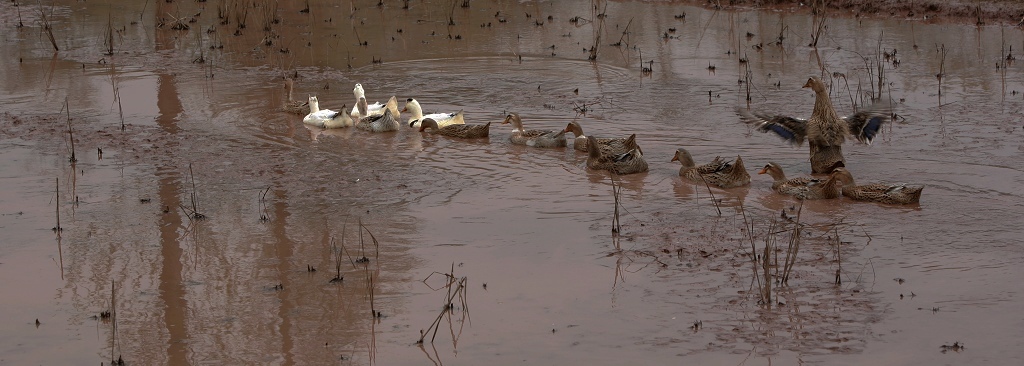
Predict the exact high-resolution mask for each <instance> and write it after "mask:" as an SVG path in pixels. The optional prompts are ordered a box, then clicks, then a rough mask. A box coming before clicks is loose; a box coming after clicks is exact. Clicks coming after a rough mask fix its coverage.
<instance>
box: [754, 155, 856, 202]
mask: <svg viewBox="0 0 1024 366" xmlns="http://www.w3.org/2000/svg"><path fill="white" fill-rule="evenodd" d="M757 174H768V175H770V176H772V178H773V179H775V181H774V182H772V189H773V190H775V191H776V192H779V193H781V194H785V195H790V196H794V197H796V198H799V199H802V200H817V199H832V198H839V195H840V191H841V187H842V183H840V182H839V179H838V177H836V176H835V175H830V176H829V177H828V179H825V180H822V179H817V178H811V177H800V178H793V179H786V173H783V172H782V167H781V166H779V164H776V163H768V165H765V166H764V168H762V169H761V171H759V172H757Z"/></svg>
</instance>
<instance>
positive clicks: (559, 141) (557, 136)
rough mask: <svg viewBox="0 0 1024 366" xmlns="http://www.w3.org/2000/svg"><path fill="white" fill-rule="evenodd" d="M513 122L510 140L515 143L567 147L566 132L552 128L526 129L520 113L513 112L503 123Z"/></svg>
mask: <svg viewBox="0 0 1024 366" xmlns="http://www.w3.org/2000/svg"><path fill="white" fill-rule="evenodd" d="M509 123H511V124H512V135H511V136H509V138H508V140H509V141H510V142H512V143H513V144H515V145H526V146H532V147H565V132H560V131H550V130H524V129H523V120H522V119H520V118H519V114H518V113H515V112H512V113H509V114H508V115H507V116H505V120H504V121H502V122H501V124H503V125H504V124H509Z"/></svg>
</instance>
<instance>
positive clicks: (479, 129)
mask: <svg viewBox="0 0 1024 366" xmlns="http://www.w3.org/2000/svg"><path fill="white" fill-rule="evenodd" d="M419 131H420V132H424V131H426V132H429V133H432V134H436V135H441V136H448V137H455V138H460V139H476V138H484V137H487V136H488V135H490V133H491V123H490V122H487V124H483V125H476V124H473V125H467V124H461V125H447V126H443V127H439V126H438V123H437V121H435V120H434V119H433V118H429V117H428V118H424V119H423V121H421V122H420V129H419Z"/></svg>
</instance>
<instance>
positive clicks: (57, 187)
mask: <svg viewBox="0 0 1024 366" xmlns="http://www.w3.org/2000/svg"><path fill="white" fill-rule="evenodd" d="M72 174H74V173H72ZM56 179H57V181H56V183H55V184H54V192H56V194H57V198H56V199H55V206H56V207H57V208H56V213H57V226H56V227H54V228H53V231H54V232H56V233H57V237H58V238H60V232H61V231H63V230H64V229H62V228H61V227H60V177H57V178H56Z"/></svg>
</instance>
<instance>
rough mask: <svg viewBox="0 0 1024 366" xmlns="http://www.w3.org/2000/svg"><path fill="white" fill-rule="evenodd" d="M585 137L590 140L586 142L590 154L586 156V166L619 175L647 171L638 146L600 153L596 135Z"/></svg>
mask: <svg viewBox="0 0 1024 366" xmlns="http://www.w3.org/2000/svg"><path fill="white" fill-rule="evenodd" d="M587 139H589V140H590V141H588V142H587V152H588V153H589V154H590V155H589V156H588V157H587V168H590V169H594V170H610V171H613V172H615V174H619V175H626V174H633V173H643V172H646V171H647V160H645V159H644V153H643V152H641V151H640V149H639V148H633V149H632V150H629V151H627V152H624V153H620V154H615V155H607V154H602V153H601V149H600V148H599V147H598V145H599V144H598V142H597V138H596V137H594V136H587Z"/></svg>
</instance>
